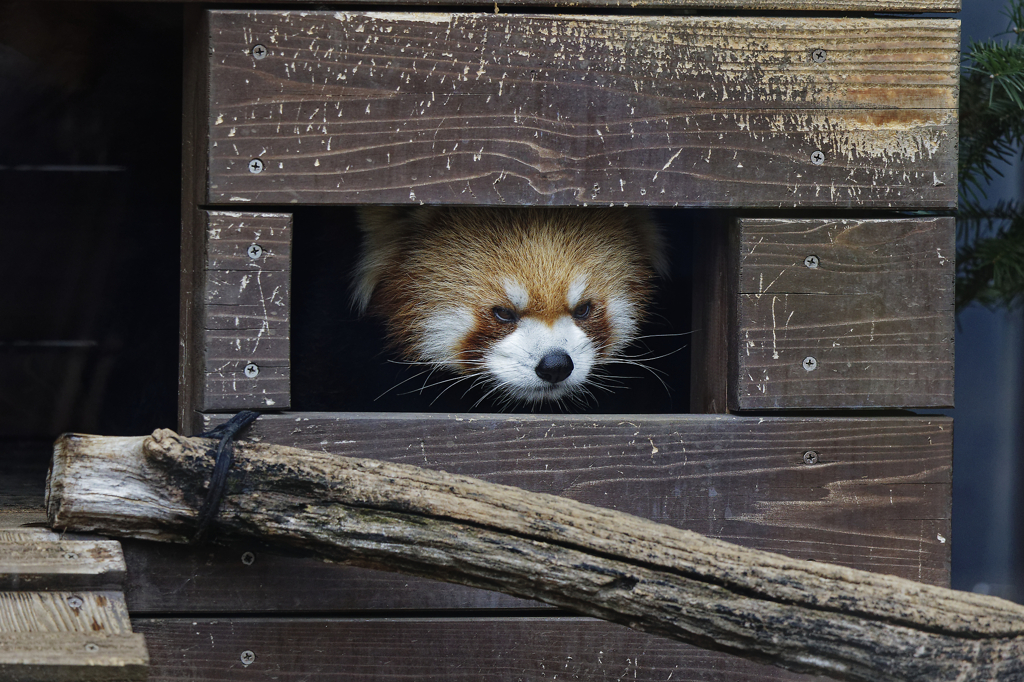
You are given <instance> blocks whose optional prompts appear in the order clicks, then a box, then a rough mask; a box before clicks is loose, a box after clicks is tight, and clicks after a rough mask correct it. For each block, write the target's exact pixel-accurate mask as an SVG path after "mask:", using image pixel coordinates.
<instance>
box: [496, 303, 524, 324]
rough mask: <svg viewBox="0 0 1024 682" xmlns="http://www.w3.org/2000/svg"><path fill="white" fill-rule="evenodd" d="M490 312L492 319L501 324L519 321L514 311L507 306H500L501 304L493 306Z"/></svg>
mask: <svg viewBox="0 0 1024 682" xmlns="http://www.w3.org/2000/svg"><path fill="white" fill-rule="evenodd" d="M491 313H493V314H494V319H496V320H497V321H498V322H501V323H502V324H512V323H513V322H518V321H519V316H518V315H516V311H514V310H510V309H508V308H502V307H501V306H494V307H493V308H491Z"/></svg>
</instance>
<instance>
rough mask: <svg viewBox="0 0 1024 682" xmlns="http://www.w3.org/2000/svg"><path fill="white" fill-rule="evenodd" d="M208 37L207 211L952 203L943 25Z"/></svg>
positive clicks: (422, 24) (219, 22)
mask: <svg viewBox="0 0 1024 682" xmlns="http://www.w3.org/2000/svg"><path fill="white" fill-rule="evenodd" d="M210 21H211V26H210V31H211V34H210V43H209V48H210V53H209V74H208V75H209V77H210V79H211V81H210V98H211V99H210V108H209V117H210V118H209V128H208V136H209V137H208V150H209V160H208V165H209V171H210V175H209V178H208V184H207V187H206V189H207V192H206V195H205V196H206V200H207V201H208V202H210V203H213V204H229V205H240V204H272V203H277V204H285V203H299V204H319V203H341V204H344V203H421V202H426V203H448V204H548V205H579V204H583V205H587V204H590V205H608V204H624V203H633V204H636V203H644V204H648V205H660V206H676V205H689V206H731V207H739V206H751V207H808V206H827V207H830V208H834V207H861V206H871V207H921V208H950V207H953V206H955V204H956V144H957V130H956V126H957V108H956V107H957V101H956V98H957V86H958V82H959V81H958V77H959V76H958V74H959V71H958V63H959V62H958V60H959V24H958V22H956V21H952V20H942V19H913V20H899V21H897V20H891V19H887V20H880V19H850V18H841V19H840V18H822V19H807V18H782V17H772V18H768V19H766V18H754V17H733V18H725V17H680V16H672V17H665V16H656V17H653V16H651V17H641V16H612V17H601V16H578V17H571V18H570V17H565V16H561V17H553V16H543V15H532V16H530V15H504V14H497V15H495V14H452V13H436V14H432V13H414V12H410V13H377V14H374V13H338V12H274V11H246V12H242V11H216V12H212V13H211V14H210ZM256 45H260V46H262V47H261V48H259V49H260V50H262V49H264V48H265V49H266V50H267V53H266V55H265V56H264V57H263V58H257V57H256V56H254V55H253V54H252V50H253V49H255V46H256ZM817 49H823V50H825V54H826V57H825V61H824V62H820V63H819V62H815V61H814V59H813V58H812V53H814V51H815V50H817ZM260 54H263V53H262V52H261V53H260ZM880 54H884V55H885V59H884V60H882V61H880V60H879V55H880ZM819 151H820V152H822V154H823V157H821V159H820V163H819V162H818V159H817V155H816V153H817V152H819ZM257 158H258V159H260V160H261V161H262V163H263V170H262V172H258V173H254V172H251V171H250V169H249V165H250V162H251V161H252V160H253V159H257Z"/></svg>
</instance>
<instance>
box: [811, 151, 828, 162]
mask: <svg viewBox="0 0 1024 682" xmlns="http://www.w3.org/2000/svg"><path fill="white" fill-rule="evenodd" d="M811 163H813V164H814V165H815V166H820V165H821V164H823V163H825V152H823V151H821V150H820V149H816V150H814V152H812V153H811Z"/></svg>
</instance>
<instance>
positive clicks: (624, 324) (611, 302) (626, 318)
mask: <svg viewBox="0 0 1024 682" xmlns="http://www.w3.org/2000/svg"><path fill="white" fill-rule="evenodd" d="M606 305H607V310H608V321H609V322H611V329H612V334H611V336H612V338H611V342H610V343H609V348H608V352H609V353H615V352H617V351H620V350H622V348H623V347H624V346H625V345H626V344H627V343H629V342H630V341H631V340H632V339H633V337H634V336H636V331H637V323H636V317H637V306H636V304H635V303H633V302H632V301H630V300H628V299H625V298H622V297H620V296H609V297H608V302H607V304H606Z"/></svg>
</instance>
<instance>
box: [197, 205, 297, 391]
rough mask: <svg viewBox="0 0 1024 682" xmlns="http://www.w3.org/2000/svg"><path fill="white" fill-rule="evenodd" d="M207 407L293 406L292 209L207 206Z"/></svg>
mask: <svg viewBox="0 0 1024 682" xmlns="http://www.w3.org/2000/svg"><path fill="white" fill-rule="evenodd" d="M201 217H202V218H203V220H204V221H205V249H204V253H205V267H204V270H203V273H202V275H201V281H200V283H199V284H200V286H201V287H202V308H201V312H200V313H199V314H198V315H196V316H195V318H194V320H195V322H196V323H197V324H201V325H202V329H201V330H197V331H196V332H195V334H196V335H197V336H198V335H201V336H202V339H203V341H202V358H201V360H200V359H199V358H193V361H196V362H201V363H202V365H203V367H204V370H203V385H202V393H201V396H200V397H199V399H198V401H197V402H198V405H199V406H200V407H201V409H203V410H241V409H260V408H264V409H266V408H270V409H287V408H288V407H289V406H290V404H291V387H290V377H291V371H290V362H291V360H290V357H289V356H290V352H291V351H290V349H291V345H290V324H289V321H290V316H291V311H290V305H291V294H290V288H291V234H292V231H291V221H292V217H291V215H290V214H281V213H228V212H222V211H221V212H218V211H203V212H202V214H201Z"/></svg>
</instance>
